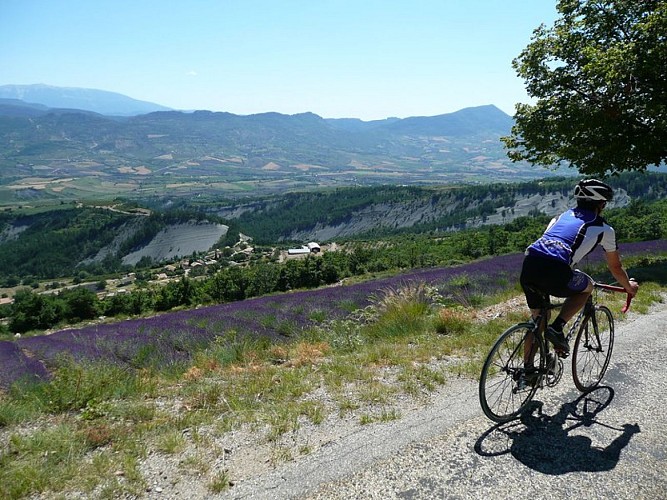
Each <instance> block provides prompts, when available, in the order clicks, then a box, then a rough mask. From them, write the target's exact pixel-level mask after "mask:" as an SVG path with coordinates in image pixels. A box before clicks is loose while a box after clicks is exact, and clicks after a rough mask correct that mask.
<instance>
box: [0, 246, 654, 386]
mask: <svg viewBox="0 0 667 500" xmlns="http://www.w3.org/2000/svg"><path fill="white" fill-rule="evenodd" d="M620 250H621V254H622V255H623V256H626V257H629V256H636V255H648V256H651V255H656V254H660V253H664V252H667V240H656V241H649V242H641V243H630V244H625V245H621V249H620ZM522 258H523V255H521V254H512V255H505V256H500V257H495V258H492V259H484V260H480V261H476V262H473V263H470V264H465V265H460V266H452V267H441V268H432V269H422V270H414V271H411V272H409V273H405V274H401V275H397V276H393V277H391V278H385V279H378V280H373V281H368V282H364V283H359V284H354V285H341V286H333V287H327V288H321V289H317V290H310V291H299V292H293V293H285V294H281V295H273V296H265V297H260V298H255V299H248V300H244V301H240V302H231V303H225V304H219V305H214V306H209V307H202V308H199V309H194V310H188V311H179V312H173V313H166V314H162V315H159V316H155V317H152V318H143V319H134V320H126V321H122V322H118V323H113V324H101V325H92V326H87V327H83V328H79V329H68V330H62V331H58V332H55V333H53V334H50V335H42V336H35V337H25V338H20V339H17V340H16V341H11V342H10V341H0V387H3V388H8V387H9V386H11V384H12V383H14V382H16V381H17V380H20V379H26V378H27V379H37V380H46V379H48V378H49V373H50V371H51V370H53V369H54V368H55V367H56V366H57V365H58V363H59V361H60V359H62V357H63V356H65V355H67V356H71V357H72V358H74V359H75V360H79V361H84V360H104V361H109V362H113V363H119V364H122V365H125V366H128V367H141V366H146V365H153V364H158V365H166V364H169V363H174V362H178V361H186V360H188V359H189V358H190V357H191V355H192V353H193V352H195V351H196V350H197V349H199V348H204V347H206V346H207V345H208V344H209V343H210V342H211V341H213V340H214V339H215V338H216V337H219V336H222V335H229V334H230V332H235V333H236V334H237V335H250V336H253V337H264V338H268V339H270V340H272V341H288V340H289V338H290V337H293V336H294V335H296V334H298V332H299V331H301V330H302V329H304V328H308V327H309V326H312V325H314V324H317V323H320V322H322V321H325V320H335V319H342V318H344V317H346V316H348V315H349V314H350V313H351V312H352V311H354V310H356V309H360V308H363V307H365V306H367V305H369V304H370V302H371V299H372V298H373V296H374V295H377V294H378V293H381V292H382V290H386V289H390V288H391V289H397V288H400V287H401V286H403V285H405V284H407V283H410V282H423V283H426V284H429V285H433V286H435V287H437V288H438V290H439V292H440V293H441V294H442V295H443V296H444V297H445V298H447V299H449V300H451V301H453V302H459V303H463V304H466V305H467V304H468V303H470V301H471V299H472V298H474V297H476V296H477V297H478V296H480V295H485V294H489V293H494V292H497V291H500V290H502V289H506V288H508V287H511V286H513V285H514V284H516V282H517V280H518V274H519V270H520V267H521V261H522ZM602 261H603V256H602V252H599V253H597V252H596V253H595V254H594V255H591V256H589V257H588V259H587V264H590V265H595V264H597V263H599V262H602Z"/></svg>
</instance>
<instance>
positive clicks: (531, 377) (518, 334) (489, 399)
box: [479, 283, 632, 423]
mask: <svg viewBox="0 0 667 500" xmlns="http://www.w3.org/2000/svg"><path fill="white" fill-rule="evenodd" d="M594 289H595V291H594V293H592V294H591V296H590V297H589V298H588V301H587V302H586V305H585V306H584V307H583V308H582V310H581V311H580V312H579V314H578V316H577V317H576V319H575V321H574V323H573V324H572V326H571V327H570V329H569V330H568V334H567V336H566V338H567V341H568V343H569V342H570V339H571V338H572V337H573V336H574V335H575V333H576V337H575V341H574V348H573V349H572V379H573V381H574V385H575V386H576V387H577V389H579V390H580V391H581V392H583V393H586V392H589V391H591V390H592V389H594V388H595V387H596V386H597V385H598V384H599V383H600V381H601V380H602V377H603V376H604V374H605V372H606V371H607V367H608V366H609V360H610V359H611V353H612V350H613V347H614V317H613V315H612V313H611V311H610V310H609V308H608V307H606V306H604V305H599V304H598V303H597V295H598V293H599V291H600V290H606V291H612V292H625V290H624V289H623V288H622V287H620V286H614V285H607V284H603V283H594ZM631 300H632V297H631V296H630V295H629V294H628V296H627V300H626V304H625V306H624V307H623V309H622V311H621V312H623V313H625V312H627V310H628V309H629V307H630V302H631ZM544 303H545V306H544V307H543V308H542V309H541V311H540V314H539V316H538V317H537V318H534V319H531V320H530V321H527V322H524V323H518V324H516V325H514V326H512V327H510V328H508V329H507V330H506V331H505V332H503V333H502V335H500V337H498V340H496V342H495V344H494V345H493V347H492V348H491V351H490V352H489V354H488V356H487V357H486V361H485V362H484V366H483V367H482V373H481V376H480V379H479V401H480V404H481V406H482V410H483V411H484V414H485V415H486V416H487V417H488V418H489V419H491V420H493V421H495V422H498V423H503V422H508V421H510V420H512V419H514V418H516V417H517V416H519V415H520V414H521V413H522V412H523V411H524V410H525V409H526V407H527V406H528V404H529V403H530V402H531V401H532V399H533V397H534V396H535V393H536V392H537V390H538V389H541V388H543V387H544V386H545V385H546V386H547V387H553V386H555V385H556V384H557V383H558V382H559V381H560V379H561V378H562V376H563V370H564V366H563V359H564V357H566V356H567V355H565V356H564V357H563V358H562V357H560V356H558V355H556V352H555V349H554V350H553V352H552V349H553V346H551V343H550V342H547V341H546V340H545V339H544V330H545V326H546V323H547V319H548V316H549V311H551V310H555V309H559V308H560V307H562V306H563V303H562V302H561V303H557V304H552V303H551V301H550V299H549V296H545V301H544Z"/></svg>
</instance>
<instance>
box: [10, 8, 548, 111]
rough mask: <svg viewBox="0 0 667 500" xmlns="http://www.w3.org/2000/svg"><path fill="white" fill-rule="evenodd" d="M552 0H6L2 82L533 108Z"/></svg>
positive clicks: (255, 104) (325, 103) (255, 101)
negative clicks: (530, 61) (530, 87)
mask: <svg viewBox="0 0 667 500" xmlns="http://www.w3.org/2000/svg"><path fill="white" fill-rule="evenodd" d="M556 17H557V13H556V1H555V0H552V1H547V0H509V1H507V0H400V1H399V0H273V1H270V0H189V1H186V0H157V1H156V0H129V1H127V0H0V85H5V84H33V83H43V84H48V85H56V86H63V87H83V88H94V89H101V90H109V91H113V92H119V93H121V94H125V95H127V96H130V97H133V98H135V99H141V100H146V101H151V102H155V103H158V104H162V105H164V106H169V107H172V108H175V109H209V110H212V111H228V112H231V113H236V114H242V115H246V114H252V113H261V112H267V111H276V112H279V113H286V114H294V113H301V112H306V111H310V112H313V113H316V114H318V115H320V116H322V117H325V118H341V117H354V118H361V119H363V120H372V119H382V118H386V117H389V116H397V117H400V118H405V117H408V116H433V115H439V114H443V113H451V112H453V111H457V110H459V109H462V108H465V107H470V106H480V105H485V104H495V105H496V106H498V107H499V108H500V109H502V110H503V111H505V112H507V113H509V114H512V113H513V110H514V104H515V103H516V102H528V97H527V95H526V93H525V91H524V87H523V82H522V81H521V80H520V79H519V78H518V77H517V76H516V75H515V73H514V70H513V69H512V66H511V61H512V59H513V58H514V57H516V56H517V55H518V54H519V53H520V51H521V50H522V49H523V48H524V47H525V46H526V45H527V44H528V42H529V41H530V37H531V34H532V32H533V30H534V29H535V28H536V27H537V26H539V25H540V24H541V23H545V24H547V25H551V24H552V23H553V21H554V20H555V19H556Z"/></svg>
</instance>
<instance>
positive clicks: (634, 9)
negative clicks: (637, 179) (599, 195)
mask: <svg viewBox="0 0 667 500" xmlns="http://www.w3.org/2000/svg"><path fill="white" fill-rule="evenodd" d="M557 8H558V12H559V13H560V17H559V19H558V20H557V21H556V22H555V24H554V26H553V27H552V28H549V29H547V28H546V27H545V26H544V25H542V26H540V27H539V28H537V29H536V30H535V31H534V32H533V37H532V38H531V42H530V44H529V45H528V46H527V47H526V48H525V49H524V50H523V51H522V52H521V54H520V55H519V56H518V57H517V58H516V59H515V60H514V61H513V66H514V69H515V70H516V72H517V74H518V75H519V76H520V77H521V78H523V79H524V80H525V83H526V90H527V92H528V94H529V95H530V96H531V97H533V98H535V99H536V102H535V104H517V105H516V114H515V117H514V118H515V125H514V127H513V128H512V133H511V135H510V136H509V137H505V138H503V141H504V142H505V145H506V147H507V149H508V156H509V157H510V158H511V159H512V160H513V161H519V160H528V161H529V162H531V163H533V164H537V165H545V166H553V165H560V164H563V163H565V164H569V165H570V166H573V167H576V168H577V169H578V170H579V171H580V172H581V173H583V174H598V175H605V174H607V173H617V172H621V171H624V170H639V171H643V170H645V169H646V168H647V167H648V166H650V165H659V164H660V163H661V162H663V161H665V160H667V1H665V0H644V1H637V0H560V1H559V2H558V6H557Z"/></svg>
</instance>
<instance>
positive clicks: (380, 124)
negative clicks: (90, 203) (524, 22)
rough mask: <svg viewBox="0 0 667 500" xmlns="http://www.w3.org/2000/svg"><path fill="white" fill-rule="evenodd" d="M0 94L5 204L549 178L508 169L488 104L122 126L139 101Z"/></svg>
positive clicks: (189, 116) (194, 117)
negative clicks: (425, 113) (367, 114)
mask: <svg viewBox="0 0 667 500" xmlns="http://www.w3.org/2000/svg"><path fill="white" fill-rule="evenodd" d="M3 89H4V91H5V94H2V93H0V96H1V95H10V93H9V90H10V89H11V90H12V91H13V92H14V93H13V94H11V95H13V96H14V97H6V98H3V99H0V148H1V149H0V203H1V202H23V201H25V200H26V199H36V198H37V199H42V198H45V197H46V198H55V199H61V200H62V199H79V198H81V197H88V198H90V197H99V198H108V197H114V196H118V195H123V196H127V197H130V198H132V197H145V196H147V195H164V194H165V193H167V194H169V195H174V196H179V195H183V196H188V197H192V196H217V197H219V196H221V195H224V196H226V197H238V196H247V195H248V194H249V193H251V194H253V195H258V194H273V193H276V192H281V191H289V190H296V189H313V188H321V187H326V186H347V185H373V184H397V183H400V184H421V185H425V184H440V183H451V182H472V183H487V182H497V181H517V180H528V179H534V178H539V177H544V176H547V175H550V174H552V173H555V172H551V171H548V170H544V169H536V168H534V167H530V166H529V165H527V164H513V163H511V162H510V161H509V160H508V159H507V157H506V155H505V151H504V149H503V146H502V144H501V142H500V140H499V139H500V137H501V136H503V135H507V134H509V132H510V129H511V127H512V124H513V120H512V118H511V117H510V116H509V115H507V114H506V113H504V112H503V111H501V110H500V109H498V108H497V107H496V106H493V105H487V106H480V107H475V108H465V109H462V110H460V111H457V112H455V113H448V114H443V115H438V116H431V117H410V118H404V119H399V118H388V119H386V120H376V121H369V122H365V121H362V120H358V119H354V118H350V119H326V118H322V117H320V116H318V115H315V114H313V113H301V114H296V115H284V114H280V113H272V112H268V113H260V114H253V115H235V114H231V113H225V112H211V111H206V110H203V111H195V112H182V111H173V110H164V109H162V110H159V111H152V112H148V113H141V114H134V115H132V116H121V115H123V113H128V109H129V108H128V107H127V106H128V105H129V104H136V103H139V102H140V101H135V100H133V99H130V98H124V96H120V95H119V94H112V93H108V92H101V91H92V90H87V89H78V90H81V92H80V93H77V92H75V90H77V89H60V90H62V92H61V91H60V90H59V89H58V88H53V87H45V86H28V87H20V86H4V87H0V90H3ZM98 92H101V93H99V94H98ZM110 95H111V97H113V98H114V99H116V101H114V100H113V99H112V98H111V97H110ZM17 96H20V97H22V99H17ZM47 96H48V99H47ZM63 96H65V97H63ZM76 96H78V100H77V99H75V97H76ZM98 97H99V99H98ZM24 99H25V100H24ZM27 99H30V100H31V101H32V102H30V101H28V100H27ZM112 102H116V103H118V104H117V105H116V106H117V107H114V106H111V104H110V103H112ZM54 104H58V106H62V105H65V104H66V105H67V106H66V107H64V108H63V107H55V108H54V107H52V106H53V105H54ZM143 104H144V105H146V106H158V105H155V104H151V103H143ZM72 106H77V107H80V108H81V109H75V108H72ZM105 106H106V107H105ZM108 106H111V108H109V107H108ZM112 108H113V109H112ZM100 109H105V110H106V111H105V113H104V114H102V113H100V112H99V111H96V110H100ZM135 109H136V108H135ZM560 173H561V174H562V172H560Z"/></svg>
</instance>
